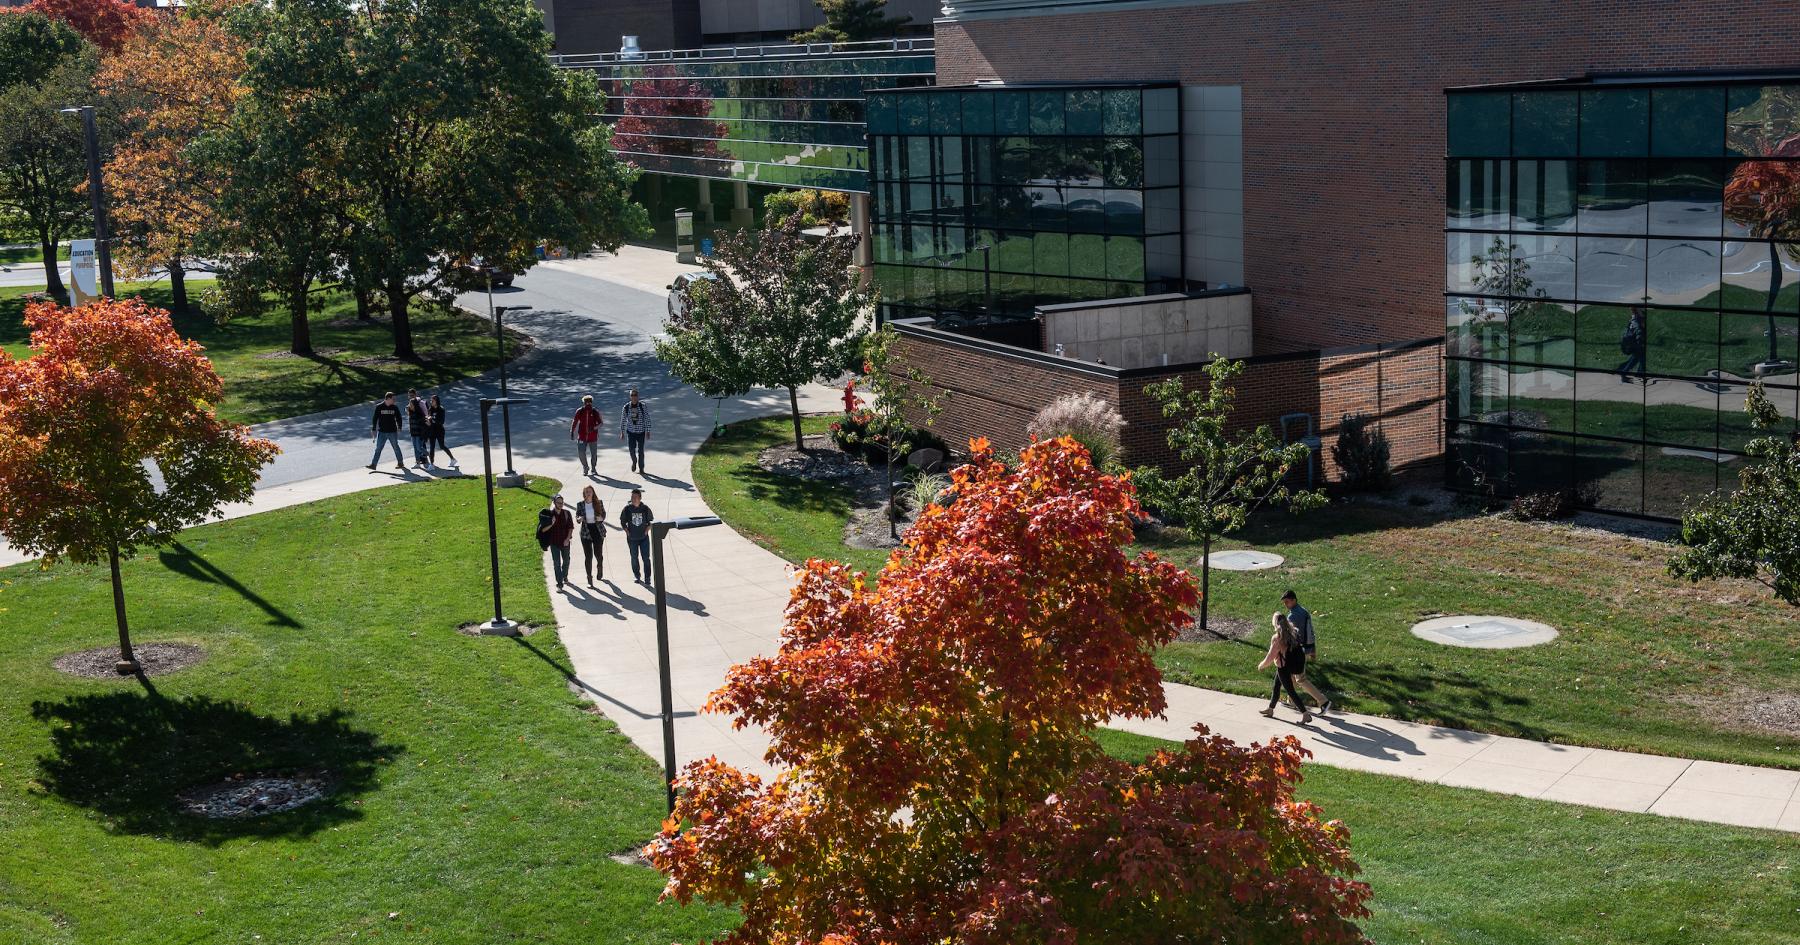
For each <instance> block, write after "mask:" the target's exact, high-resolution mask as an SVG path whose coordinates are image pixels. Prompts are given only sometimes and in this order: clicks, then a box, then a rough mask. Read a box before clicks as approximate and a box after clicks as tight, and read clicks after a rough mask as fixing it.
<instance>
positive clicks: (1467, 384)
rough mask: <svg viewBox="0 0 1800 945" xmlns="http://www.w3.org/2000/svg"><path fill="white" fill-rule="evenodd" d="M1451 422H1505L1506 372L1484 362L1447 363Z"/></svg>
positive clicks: (1456, 361) (1495, 365)
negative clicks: (1458, 420) (1460, 420)
mask: <svg viewBox="0 0 1800 945" xmlns="http://www.w3.org/2000/svg"><path fill="white" fill-rule="evenodd" d="M1446 364H1447V365H1448V366H1449V369H1450V375H1449V378H1448V388H1447V389H1448V390H1449V392H1450V405H1449V409H1450V417H1451V419H1452V420H1456V419H1462V420H1479V421H1483V422H1486V423H1505V422H1506V368H1505V367H1504V366H1502V365H1498V364H1489V363H1487V362H1484V361H1459V360H1456V359H1451V360H1450V361H1448V362H1446Z"/></svg>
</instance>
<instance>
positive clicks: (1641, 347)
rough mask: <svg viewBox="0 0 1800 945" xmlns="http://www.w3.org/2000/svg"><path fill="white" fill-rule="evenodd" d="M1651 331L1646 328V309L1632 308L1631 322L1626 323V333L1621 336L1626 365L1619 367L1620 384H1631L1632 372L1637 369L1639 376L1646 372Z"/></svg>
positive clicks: (1621, 349) (1620, 348) (1620, 345)
mask: <svg viewBox="0 0 1800 945" xmlns="http://www.w3.org/2000/svg"><path fill="white" fill-rule="evenodd" d="M1648 340H1649V331H1648V330H1647V329H1646V328H1645V326H1644V307H1643V306H1642V305H1633V306H1632V307H1631V320H1630V321H1627V322H1626V323H1625V331H1624V333H1623V334H1621V335H1619V351H1620V352H1621V353H1623V354H1624V355H1625V361H1624V363H1622V364H1620V365H1619V370H1618V372H1617V373H1618V375H1619V383H1621V384H1629V383H1631V376H1630V375H1631V372H1632V371H1633V370H1634V369H1635V370H1636V371H1637V372H1638V373H1639V374H1642V373H1643V372H1644V352H1645V350H1646V349H1647V348H1648V347H1649V345H1648Z"/></svg>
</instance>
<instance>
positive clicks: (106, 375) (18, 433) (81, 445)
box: [0, 299, 276, 672]
mask: <svg viewBox="0 0 1800 945" xmlns="http://www.w3.org/2000/svg"><path fill="white" fill-rule="evenodd" d="M25 323H26V325H27V326H29V327H30V329H31V348H32V352H33V356H32V357H29V358H24V359H20V358H15V357H13V356H11V355H10V354H8V353H6V352H4V351H0V535H4V536H5V537H6V540H7V541H8V542H9V543H11V544H12V546H13V547H15V548H17V549H19V550H20V551H24V552H26V553H28V554H34V555H40V556H42V558H43V561H44V563H45V565H49V564H51V563H54V562H55V561H57V560H58V559H60V558H68V559H70V560H72V561H75V562H77V563H81V564H93V563H97V562H99V561H100V560H102V559H104V560H106V561H107V562H108V564H109V565H110V566H111V569H112V588H113V609H114V616H115V618H116V620H117V623H118V630H119V666H120V671H121V672H131V671H134V670H135V669H136V663H137V660H136V656H135V655H134V654H133V652H132V649H131V633H130V630H129V627H128V625H127V623H126V620H125V594H124V588H123V585H122V584H121V582H120V578H119V559H120V558H121V557H124V558H129V557H131V556H132V555H133V554H134V553H136V550H137V548H138V547H139V546H140V545H145V544H157V543H163V542H167V541H170V540H171V539H173V538H174V536H175V534H176V533H177V532H178V531H180V530H181V529H182V528H184V527H186V526H188V525H192V524H195V523H197V522H200V521H203V520H205V519H206V518H208V517H210V516H212V515H214V514H216V513H217V511H218V508H219V506H220V505H221V504H223V503H227V502H241V501H244V500H246V499H249V498H250V496H251V494H252V493H253V492H254V491H255V488H256V479H257V474H258V471H259V470H261V469H262V467H263V466H264V465H265V464H267V463H268V462H269V460H271V459H273V458H274V456H275V453H276V447H275V444H273V443H271V442H269V441H268V440H262V439H257V438H256V437H253V436H251V435H250V430H249V428H248V427H246V426H244V425H242V424H238V423H229V422H226V421H224V420H221V419H219V417H218V416H217V415H216V414H215V413H214V412H213V404H215V403H217V402H218V401H219V398H220V397H221V396H222V395H223V389H222V387H221V386H220V383H219V375H218V374H217V373H216V372H214V371H213V368H212V364H211V363H210V362H209V361H207V359H206V356H205V354H203V353H202V349H201V347H200V345H198V344H196V343H194V342H191V341H186V340H184V339H182V338H181V336H180V335H177V334H176V333H175V327H174V325H173V324H172V323H171V322H170V321H169V313H167V312H165V311H162V310H161V309H156V308H151V307H150V306H148V305H145V304H144V303H143V302H142V301H139V300H137V299H104V300H101V301H99V302H96V303H94V304H91V305H86V306H82V307H80V308H63V307H61V306H58V305H56V304H55V303H52V302H37V303H33V304H31V305H29V306H27V307H26V309H25ZM146 461H148V462H149V463H151V464H154V467H155V471H156V473H158V475H155V476H153V475H152V470H151V468H150V466H149V465H147V463H146ZM159 480H160V482H159Z"/></svg>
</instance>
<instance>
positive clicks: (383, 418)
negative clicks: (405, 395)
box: [369, 391, 406, 472]
mask: <svg viewBox="0 0 1800 945" xmlns="http://www.w3.org/2000/svg"><path fill="white" fill-rule="evenodd" d="M369 435H370V436H373V437H374V438H375V455H374V456H373V457H370V459H369V468H370V469H374V468H375V464H376V463H378V462H381V448H382V447H383V446H387V445H388V444H390V443H391V444H393V447H394V468H395V469H398V470H400V471H402V472H405V471H406V457H405V456H404V455H403V454H402V453H401V452H400V405H399V404H396V403H394V392H393V391H388V392H387V393H385V394H382V395H381V402H380V403H378V404H376V405H375V416H374V417H373V418H371V419H370V420H369Z"/></svg>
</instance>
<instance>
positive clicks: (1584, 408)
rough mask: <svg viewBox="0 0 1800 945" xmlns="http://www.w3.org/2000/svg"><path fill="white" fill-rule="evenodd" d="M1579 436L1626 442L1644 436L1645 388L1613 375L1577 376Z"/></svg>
mask: <svg viewBox="0 0 1800 945" xmlns="http://www.w3.org/2000/svg"><path fill="white" fill-rule="evenodd" d="M1575 398H1576V400H1575V432H1576V433H1579V434H1581V435H1583V436H1610V437H1618V438H1620V439H1626V440H1638V439H1642V438H1643V435H1644V388H1643V385H1641V384H1639V383H1638V382H1637V381H1636V380H1635V379H1631V378H1623V377H1620V376H1619V375H1617V374H1613V373H1600V372H1596V371H1582V372H1581V373H1579V374H1577V375H1575Z"/></svg>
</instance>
